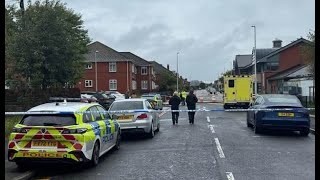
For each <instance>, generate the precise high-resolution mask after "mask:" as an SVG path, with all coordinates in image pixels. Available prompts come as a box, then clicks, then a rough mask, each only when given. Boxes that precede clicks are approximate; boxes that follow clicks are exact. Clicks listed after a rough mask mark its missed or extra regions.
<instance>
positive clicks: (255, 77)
mask: <svg viewBox="0 0 320 180" xmlns="http://www.w3.org/2000/svg"><path fill="white" fill-rule="evenodd" d="M251 27H253V30H254V55H253V61H254V94H255V96H257V94H258V93H257V90H258V84H257V56H256V55H257V47H256V26H251Z"/></svg>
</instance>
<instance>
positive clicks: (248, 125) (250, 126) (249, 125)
mask: <svg viewBox="0 0 320 180" xmlns="http://www.w3.org/2000/svg"><path fill="white" fill-rule="evenodd" d="M248 116H249V115H248V114H247V127H249V128H252V127H253V126H252V124H251V123H250V122H249V118H248Z"/></svg>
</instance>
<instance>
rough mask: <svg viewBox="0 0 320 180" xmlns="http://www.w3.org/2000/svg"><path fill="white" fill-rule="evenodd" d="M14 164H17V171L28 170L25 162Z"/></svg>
mask: <svg viewBox="0 0 320 180" xmlns="http://www.w3.org/2000/svg"><path fill="white" fill-rule="evenodd" d="M16 165H17V168H18V171H20V172H21V171H26V170H28V168H27V167H28V166H27V165H26V163H23V162H18V161H17V162H16Z"/></svg>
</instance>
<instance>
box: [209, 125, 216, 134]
mask: <svg viewBox="0 0 320 180" xmlns="http://www.w3.org/2000/svg"><path fill="white" fill-rule="evenodd" d="M208 127H209V129H210V130H211V132H212V133H216V132H215V131H214V129H213V125H211V124H209V125H208Z"/></svg>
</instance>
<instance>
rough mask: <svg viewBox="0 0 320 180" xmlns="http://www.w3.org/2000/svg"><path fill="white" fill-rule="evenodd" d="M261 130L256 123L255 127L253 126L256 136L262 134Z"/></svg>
mask: <svg viewBox="0 0 320 180" xmlns="http://www.w3.org/2000/svg"><path fill="white" fill-rule="evenodd" d="M261 131H262V130H261V128H260V127H257V124H256V123H254V125H253V132H254V133H255V134H259V133H261Z"/></svg>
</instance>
